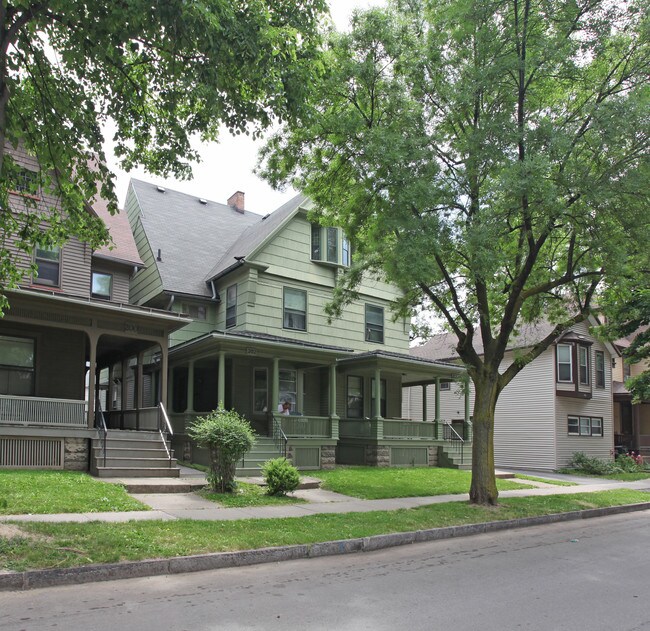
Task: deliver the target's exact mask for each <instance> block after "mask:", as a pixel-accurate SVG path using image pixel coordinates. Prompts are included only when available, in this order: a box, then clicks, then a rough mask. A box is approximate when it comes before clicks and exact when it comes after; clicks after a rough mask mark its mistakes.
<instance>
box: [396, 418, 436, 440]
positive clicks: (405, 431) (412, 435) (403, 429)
mask: <svg viewBox="0 0 650 631" xmlns="http://www.w3.org/2000/svg"><path fill="white" fill-rule="evenodd" d="M435 430H436V426H435V424H434V423H423V422H421V421H407V420H392V419H384V438H405V439H407V440H435V438H436V432H435Z"/></svg>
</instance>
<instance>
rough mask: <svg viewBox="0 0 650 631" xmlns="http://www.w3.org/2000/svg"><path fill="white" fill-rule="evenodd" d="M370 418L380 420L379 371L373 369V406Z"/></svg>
mask: <svg viewBox="0 0 650 631" xmlns="http://www.w3.org/2000/svg"><path fill="white" fill-rule="evenodd" d="M372 417H373V418H374V419H378V420H381V419H382V416H381V370H380V369H379V368H375V405H374V409H373V410H372Z"/></svg>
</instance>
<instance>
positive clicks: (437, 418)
mask: <svg viewBox="0 0 650 631" xmlns="http://www.w3.org/2000/svg"><path fill="white" fill-rule="evenodd" d="M435 396H436V398H435V409H434V419H435V424H436V427H435V429H434V430H433V431H434V435H435V437H436V438H439V437H440V377H436V395H435Z"/></svg>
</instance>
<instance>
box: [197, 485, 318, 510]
mask: <svg viewBox="0 0 650 631" xmlns="http://www.w3.org/2000/svg"><path fill="white" fill-rule="evenodd" d="M196 493H197V494H198V495H200V496H201V497H204V498H205V499H207V500H211V501H212V502H218V503H219V504H221V505H222V506H227V507H228V508H242V507H245V506H269V505H276V504H301V503H303V502H304V501H305V500H303V499H301V498H299V497H292V496H286V497H275V496H273V495H267V494H266V489H265V488H263V487H261V486H258V485H257V484H248V483H246V482H238V483H237V493H213V492H212V491H209V490H207V489H202V490H200V491H196Z"/></svg>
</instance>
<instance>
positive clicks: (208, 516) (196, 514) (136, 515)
mask: <svg viewBox="0 0 650 631" xmlns="http://www.w3.org/2000/svg"><path fill="white" fill-rule="evenodd" d="M538 475H540V474H538ZM540 477H542V476H540ZM580 480H581V482H580V484H579V485H578V486H555V485H549V484H544V483H536V482H531V481H529V480H515V481H519V482H521V483H522V484H528V485H531V486H535V487H536V488H533V489H520V490H519V489H517V490H512V491H502V492H501V493H499V497H502V498H505V497H530V496H548V495H566V494H574V493H586V492H595V491H608V490H611V489H634V490H641V491H648V492H649V493H650V479H649V480H639V481H636V482H618V481H616V480H606V481H602V480H598V482H594V479H593V478H581V479H580ZM132 495H133V497H135V498H136V499H139V500H140V501H142V502H143V503H144V504H146V505H148V506H150V507H151V508H152V510H151V511H132V512H124V513H119V512H106V513H64V514H57V515H2V516H0V521H5V522H6V521H16V522H91V521H104V522H126V521H131V520H140V521H142V520H176V519H197V520H210V521H232V520H237V519H272V518H276V517H306V516H308V515H318V514H324V513H364V512H370V511H391V510H399V509H405V508H416V507H419V506H427V505H430V504H441V503H444V502H466V501H467V500H468V499H469V495H468V494H466V493H465V494H460V495H435V496H429V497H405V498H392V499H382V500H362V499H358V498H355V497H349V496H346V495H341V494H339V493H333V492H331V491H325V490H323V489H303V490H299V491H296V492H295V493H294V495H295V496H296V497H300V498H302V499H304V500H306V502H305V503H301V504H287V505H281V506H277V505H275V506H250V507H246V508H224V507H221V506H219V505H217V504H215V503H214V502H211V501H209V500H206V499H204V498H201V497H199V496H198V495H196V494H194V493H172V494H170V493H132Z"/></svg>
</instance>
